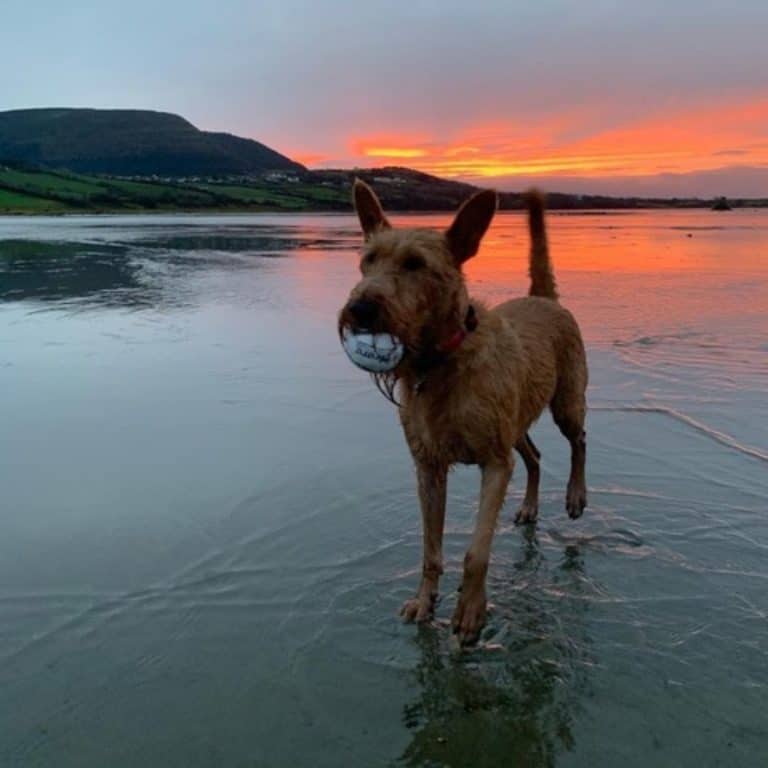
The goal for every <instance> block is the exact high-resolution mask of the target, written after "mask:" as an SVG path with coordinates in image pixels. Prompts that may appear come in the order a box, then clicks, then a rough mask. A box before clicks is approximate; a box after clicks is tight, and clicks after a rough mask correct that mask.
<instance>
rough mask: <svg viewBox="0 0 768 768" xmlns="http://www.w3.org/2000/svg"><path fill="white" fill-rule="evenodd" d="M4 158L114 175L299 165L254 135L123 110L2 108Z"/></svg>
mask: <svg viewBox="0 0 768 768" xmlns="http://www.w3.org/2000/svg"><path fill="white" fill-rule="evenodd" d="M2 162H6V163H23V164H27V165H30V166H43V167H47V168H64V169H67V170H69V171H74V172H76V173H91V174H110V175H115V176H153V175H157V176H166V177H182V176H216V175H227V174H242V175H248V174H252V173H261V172H264V171H303V170H304V167H303V166H302V165H300V164H299V163H295V162H293V160H290V159H289V158H287V157H285V156H284V155H281V154H280V153H279V152H275V151H274V150H273V149H270V148H269V147H267V146H265V145H264V144H260V143H259V142H258V141H253V140H251V139H243V138H239V137H237V136H232V135H230V134H228V133H210V132H207V131H201V130H199V129H197V128H195V126H194V125H192V124H191V123H189V122H187V121H186V120H185V119H184V118H182V117H179V116H178V115H173V114H170V113H167V112H152V111H148V110H123V109H20V110H12V111H7V112H0V163H2Z"/></svg>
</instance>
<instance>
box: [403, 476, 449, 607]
mask: <svg viewBox="0 0 768 768" xmlns="http://www.w3.org/2000/svg"><path fill="white" fill-rule="evenodd" d="M416 470H417V474H418V481H419V503H420V505H421V520H422V527H423V537H424V557H423V561H422V568H421V584H419V591H418V592H417V593H416V597H414V598H413V599H412V600H407V601H406V602H405V604H404V605H403V607H402V608H401V610H400V615H401V616H402V617H403V619H404V620H405V621H414V620H415V621H426V620H427V619H429V618H431V616H432V613H433V611H434V608H435V601H436V600H437V587H438V584H439V581H440V576H441V575H442V573H443V526H444V525H445V494H446V484H447V478H448V470H447V468H446V467H435V466H427V465H422V464H418V465H417V467H416Z"/></svg>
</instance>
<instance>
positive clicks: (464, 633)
mask: <svg viewBox="0 0 768 768" xmlns="http://www.w3.org/2000/svg"><path fill="white" fill-rule="evenodd" d="M487 609H488V603H487V601H486V599H485V590H484V589H480V590H473V591H472V592H468V591H467V590H465V589H463V590H462V591H461V594H460V595H459V602H458V603H457V605H456V610H455V611H454V612H453V618H452V619H451V629H452V630H453V634H455V635H458V639H459V642H460V643H461V645H463V646H464V645H474V644H475V643H476V642H477V641H478V639H479V637H480V630H481V629H482V628H483V626H485V615H486V611H487Z"/></svg>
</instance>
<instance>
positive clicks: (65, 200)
mask: <svg viewBox="0 0 768 768" xmlns="http://www.w3.org/2000/svg"><path fill="white" fill-rule="evenodd" d="M348 201H349V193H348V192H342V191H341V190H339V189H334V188H328V187H327V186H322V185H320V184H311V183H298V182H291V183H288V182H283V183H268V182H257V181H254V182H247V183H246V182H243V183H231V182H230V183H216V182H214V181H206V182H194V183H193V182H185V183H181V182H179V183H174V182H168V181H166V182H161V181H157V182H155V181H148V180H142V181H131V180H126V179H115V178H109V177H99V176H83V175H81V174H75V173H67V172H54V171H36V170H20V169H17V168H7V167H3V166H0V213H64V212H78V211H80V212H120V211H125V212H130V211H144V210H159V211H186V210H189V211H195V210H209V211H210V210H221V211H238V210H254V211H304V210H334V209H339V208H340V207H342V208H343V207H345V206H346V205H348Z"/></svg>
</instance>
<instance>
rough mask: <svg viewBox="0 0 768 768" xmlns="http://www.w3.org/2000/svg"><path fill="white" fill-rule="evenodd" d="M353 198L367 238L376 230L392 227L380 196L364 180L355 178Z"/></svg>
mask: <svg viewBox="0 0 768 768" xmlns="http://www.w3.org/2000/svg"><path fill="white" fill-rule="evenodd" d="M352 198H353V200H354V203H355V210H356V211H357V217H358V218H359V219H360V226H361V227H362V228H363V234H364V235H365V239H366V240H367V239H368V238H369V237H370V236H371V235H372V234H374V233H375V232H378V231H379V230H381V229H389V228H390V227H391V224H390V223H389V222H388V221H387V217H386V216H385V215H384V211H383V210H382V207H381V203H380V202H379V198H378V197H376V193H375V192H374V191H373V190H372V189H371V188H370V187H369V186H368V185H367V184H366V183H365V182H364V181H362V180H360V179H355V183H354V186H353V187H352Z"/></svg>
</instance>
